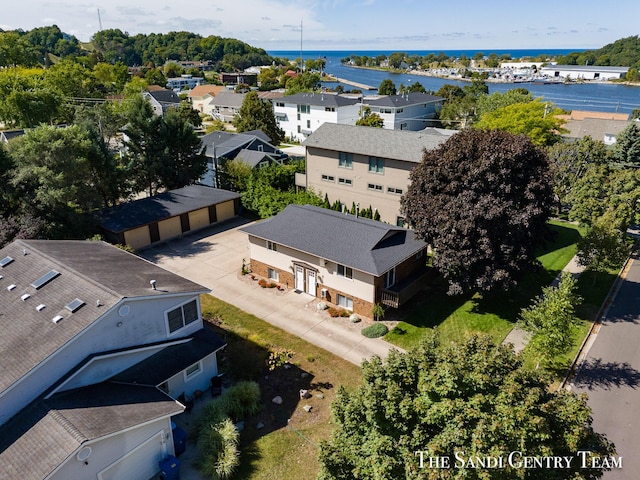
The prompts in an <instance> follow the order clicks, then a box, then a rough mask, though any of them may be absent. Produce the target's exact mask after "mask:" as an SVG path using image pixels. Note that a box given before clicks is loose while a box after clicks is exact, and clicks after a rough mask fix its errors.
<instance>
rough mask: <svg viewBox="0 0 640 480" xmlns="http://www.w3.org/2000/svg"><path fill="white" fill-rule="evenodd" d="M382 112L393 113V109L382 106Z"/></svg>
mask: <svg viewBox="0 0 640 480" xmlns="http://www.w3.org/2000/svg"><path fill="white" fill-rule="evenodd" d="M380 113H391V109H390V108H381V109H380Z"/></svg>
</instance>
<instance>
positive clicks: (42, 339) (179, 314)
mask: <svg viewBox="0 0 640 480" xmlns="http://www.w3.org/2000/svg"><path fill="white" fill-rule="evenodd" d="M206 292H208V290H207V289H206V288H204V287H202V286H200V285H198V284H195V283H193V282H191V281H189V280H186V279H184V278H182V277H180V276H178V275H175V274H173V273H170V272H167V271H165V270H163V269H162V268H160V267H157V266H156V265H154V264H152V263H150V262H148V261H146V260H143V259H141V258H139V257H137V256H135V255H132V254H130V253H127V252H125V251H123V250H120V249H118V248H116V247H114V246H112V245H109V244H107V243H104V242H93V241H66V240H64V241H50V240H17V241H14V242H13V243H11V244H9V245H8V246H6V247H4V248H2V249H0V325H1V328H2V335H1V336H0V465H2V474H0V476H2V477H3V478H22V479H25V480H32V479H33V480H40V479H44V478H46V479H60V480H68V479H72V478H74V479H75V478H98V479H102V480H111V479H122V478H131V479H134V478H135V479H148V478H151V477H153V476H154V475H156V474H157V473H158V471H159V470H160V467H159V464H158V462H159V461H161V460H163V458H165V457H166V456H167V455H173V454H174V452H175V444H174V440H173V436H172V425H171V417H172V416H174V415H177V414H179V413H181V412H183V410H184V409H185V405H186V404H187V403H188V402H187V399H188V397H189V396H191V395H195V394H197V392H198V391H204V390H206V389H207V388H208V387H209V386H210V384H211V378H212V377H214V376H217V374H218V362H217V352H218V351H219V350H220V349H221V348H223V347H224V345H225V344H224V342H223V341H222V340H221V339H220V338H218V337H217V336H215V335H214V334H213V333H212V332H211V331H210V330H209V329H207V328H205V327H204V324H203V320H202V315H201V310H200V300H199V299H200V295H201V294H203V293H206ZM178 399H181V400H182V402H181V401H179V400H178Z"/></svg>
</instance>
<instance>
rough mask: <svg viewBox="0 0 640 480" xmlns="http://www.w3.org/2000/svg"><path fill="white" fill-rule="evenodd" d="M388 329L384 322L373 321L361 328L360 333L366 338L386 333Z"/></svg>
mask: <svg viewBox="0 0 640 480" xmlns="http://www.w3.org/2000/svg"><path fill="white" fill-rule="evenodd" d="M388 331H389V329H388V328H387V326H386V325H385V324H384V323H374V324H373V325H369V326H368V327H365V328H363V329H362V330H361V332H360V333H362V335H364V336H365V337H367V338H378V337H382V336H383V335H386V334H387V332H388Z"/></svg>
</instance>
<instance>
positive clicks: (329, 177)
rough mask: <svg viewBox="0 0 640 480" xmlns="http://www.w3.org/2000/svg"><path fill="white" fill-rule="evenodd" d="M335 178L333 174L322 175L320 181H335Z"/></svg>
mask: <svg viewBox="0 0 640 480" xmlns="http://www.w3.org/2000/svg"><path fill="white" fill-rule="evenodd" d="M335 180H336V178H335V177H334V176H333V175H322V181H324V182H335Z"/></svg>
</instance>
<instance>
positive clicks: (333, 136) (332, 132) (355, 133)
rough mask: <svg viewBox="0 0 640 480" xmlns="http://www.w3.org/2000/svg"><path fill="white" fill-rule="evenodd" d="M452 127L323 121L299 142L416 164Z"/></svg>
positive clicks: (444, 139) (308, 146)
mask: <svg viewBox="0 0 640 480" xmlns="http://www.w3.org/2000/svg"><path fill="white" fill-rule="evenodd" d="M454 133H456V131H455V130H442V129H436V128H428V129H425V130H420V131H417V132H413V131H409V130H388V129H384V128H374V127H361V126H356V125H343V124H336V123H327V122H325V123H323V124H322V125H320V127H319V128H318V129H317V130H316V131H315V132H313V133H312V134H311V135H309V136H308V137H307V139H306V140H305V141H304V142H303V143H302V144H303V145H304V146H305V147H307V148H313V147H315V148H322V149H325V150H333V151H337V152H349V153H355V154H360V155H370V156H374V157H382V158H389V159H394V160H404V161H407V162H414V163H419V162H420V161H421V160H422V152H423V150H424V149H427V150H431V149H433V148H436V147H438V146H439V145H440V144H442V143H444V142H446V141H447V140H448V139H449V137H450V136H451V135H453V134H454Z"/></svg>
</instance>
